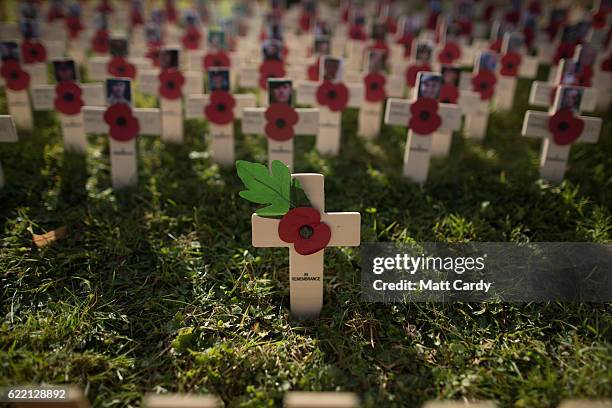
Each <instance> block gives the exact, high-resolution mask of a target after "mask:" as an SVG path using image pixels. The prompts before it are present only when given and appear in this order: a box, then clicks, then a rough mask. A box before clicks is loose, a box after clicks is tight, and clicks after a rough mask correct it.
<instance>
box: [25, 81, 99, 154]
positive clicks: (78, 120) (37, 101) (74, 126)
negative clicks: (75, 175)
mask: <svg viewBox="0 0 612 408" xmlns="http://www.w3.org/2000/svg"><path fill="white" fill-rule="evenodd" d="M77 84H78V83H77ZM78 85H79V87H80V88H81V92H82V98H83V103H84V104H85V105H86V106H104V104H105V103H106V101H105V100H104V86H103V85H102V84H101V83H87V84H78ZM31 92H32V106H33V108H34V110H36V111H52V110H54V109H55V107H54V104H53V100H54V99H55V85H34V86H33V87H32V89H31ZM57 114H58V115H59V119H60V125H61V130H62V139H63V141H64V148H65V149H66V150H71V151H74V152H77V153H81V154H84V153H85V151H86V150H87V136H86V134H85V121H84V118H83V110H82V109H81V112H79V113H77V114H75V115H65V114H63V113H61V112H57Z"/></svg>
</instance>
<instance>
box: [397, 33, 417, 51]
mask: <svg viewBox="0 0 612 408" xmlns="http://www.w3.org/2000/svg"><path fill="white" fill-rule="evenodd" d="M413 41H414V36H413V35H412V34H411V33H407V34H404V35H403V36H401V37H400V38H398V39H397V40H396V41H395V42H396V44H401V45H403V46H404V50H405V49H406V48H408V49H410V48H411V47H412V42H413ZM408 55H410V54H408ZM404 56H406V54H405V53H404Z"/></svg>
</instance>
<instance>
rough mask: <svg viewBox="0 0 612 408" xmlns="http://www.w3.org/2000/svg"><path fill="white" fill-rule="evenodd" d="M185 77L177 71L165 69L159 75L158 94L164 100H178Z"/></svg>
mask: <svg viewBox="0 0 612 408" xmlns="http://www.w3.org/2000/svg"><path fill="white" fill-rule="evenodd" d="M184 84H185V77H184V76H183V74H182V73H181V71H179V70H177V69H166V70H163V71H162V72H161V73H160V74H159V94H160V95H161V96H163V97H164V98H166V99H179V98H180V97H181V96H182V92H181V91H182V88H183V85H184Z"/></svg>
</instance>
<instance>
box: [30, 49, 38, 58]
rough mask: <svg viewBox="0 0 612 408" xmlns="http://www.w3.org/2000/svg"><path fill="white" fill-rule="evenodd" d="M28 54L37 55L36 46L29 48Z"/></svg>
mask: <svg viewBox="0 0 612 408" xmlns="http://www.w3.org/2000/svg"><path fill="white" fill-rule="evenodd" d="M30 55H31V56H33V57H36V56H37V55H38V51H36V48H30Z"/></svg>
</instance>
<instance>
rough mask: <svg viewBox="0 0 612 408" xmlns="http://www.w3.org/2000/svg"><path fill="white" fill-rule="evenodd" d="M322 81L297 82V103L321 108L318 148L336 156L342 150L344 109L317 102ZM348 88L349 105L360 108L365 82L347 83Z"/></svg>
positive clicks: (323, 152)
mask: <svg viewBox="0 0 612 408" xmlns="http://www.w3.org/2000/svg"><path fill="white" fill-rule="evenodd" d="M319 85H320V83H319V82H314V81H299V82H298V84H297V103H298V104H303V105H311V106H314V107H316V108H317V109H318V110H319V129H318V133H317V143H316V148H317V150H318V151H319V152H320V153H322V154H329V155H332V156H336V155H337V154H338V153H339V152H340V141H341V136H342V111H337V112H334V111H332V110H330V109H329V108H328V107H327V106H322V105H319V103H318V102H317V89H318V88H319ZM345 85H346V87H347V88H348V94H349V96H348V103H347V107H350V108H358V107H360V106H361V104H362V103H363V95H364V90H363V84H362V83H353V84H348V83H347V84H345Z"/></svg>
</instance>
